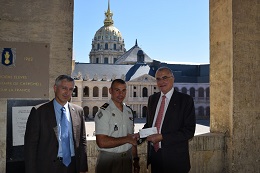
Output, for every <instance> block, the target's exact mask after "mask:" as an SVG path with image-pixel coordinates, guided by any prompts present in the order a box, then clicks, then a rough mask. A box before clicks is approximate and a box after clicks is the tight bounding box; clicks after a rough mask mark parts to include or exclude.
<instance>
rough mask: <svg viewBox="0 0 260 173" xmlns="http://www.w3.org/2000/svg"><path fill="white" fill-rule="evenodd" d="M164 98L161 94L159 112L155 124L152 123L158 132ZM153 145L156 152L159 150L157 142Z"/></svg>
mask: <svg viewBox="0 0 260 173" xmlns="http://www.w3.org/2000/svg"><path fill="white" fill-rule="evenodd" d="M165 98H166V96H165V95H163V96H162V102H161V105H160V108H159V112H158V116H157V119H156V121H155V124H154V126H155V127H156V128H157V131H158V133H159V131H160V127H161V123H162V118H163V112H164V105H165ZM153 147H154V149H155V151H156V152H157V151H158V150H159V142H157V143H155V144H153Z"/></svg>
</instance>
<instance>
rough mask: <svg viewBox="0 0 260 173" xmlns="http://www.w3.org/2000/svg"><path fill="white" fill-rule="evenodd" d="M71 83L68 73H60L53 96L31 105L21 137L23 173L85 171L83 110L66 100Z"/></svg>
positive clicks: (86, 164)
mask: <svg viewBox="0 0 260 173" xmlns="http://www.w3.org/2000/svg"><path fill="white" fill-rule="evenodd" d="M74 85H75V83H74V80H73V79H72V78H71V77H70V76H67V75H60V76H59V77H57V79H56V80H55V85H54V93H55V98H54V99H53V100H52V101H50V102H48V103H44V104H42V105H37V106H35V107H33V108H32V110H31V112H30V115H29V118H28V121H27V124H26V131H25V138H24V141H25V144H24V147H25V151H24V152H25V169H26V173H36V172H37V173H80V172H87V171H88V163H87V151H86V132H85V123H84V118H83V116H84V113H83V109H82V108H81V107H79V106H77V105H74V104H71V103H69V102H68V101H69V100H70V99H71V96H72V92H73V89H74ZM64 122H65V123H64ZM64 124H66V125H64ZM66 154H67V156H66Z"/></svg>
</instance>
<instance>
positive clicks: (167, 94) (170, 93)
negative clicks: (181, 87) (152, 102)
mask: <svg viewBox="0 0 260 173" xmlns="http://www.w3.org/2000/svg"><path fill="white" fill-rule="evenodd" d="M173 91H174V88H173V87H172V89H171V90H170V91H169V92H167V93H166V94H163V93H162V92H161V96H160V98H161V97H162V96H163V95H165V96H166V98H167V99H170V98H171V97H172V94H173Z"/></svg>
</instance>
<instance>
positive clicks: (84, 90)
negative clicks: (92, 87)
mask: <svg viewBox="0 0 260 173" xmlns="http://www.w3.org/2000/svg"><path fill="white" fill-rule="evenodd" d="M83 97H89V87H87V86H85V88H84V89H83Z"/></svg>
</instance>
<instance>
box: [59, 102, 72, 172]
mask: <svg viewBox="0 0 260 173" xmlns="http://www.w3.org/2000/svg"><path fill="white" fill-rule="evenodd" d="M68 127H69V121H68V119H67V117H66V109H65V107H62V108H61V146H62V162H63V164H64V165H65V166H67V167H68V165H69V164H70V162H71V153H70V138H69V128H68Z"/></svg>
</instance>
